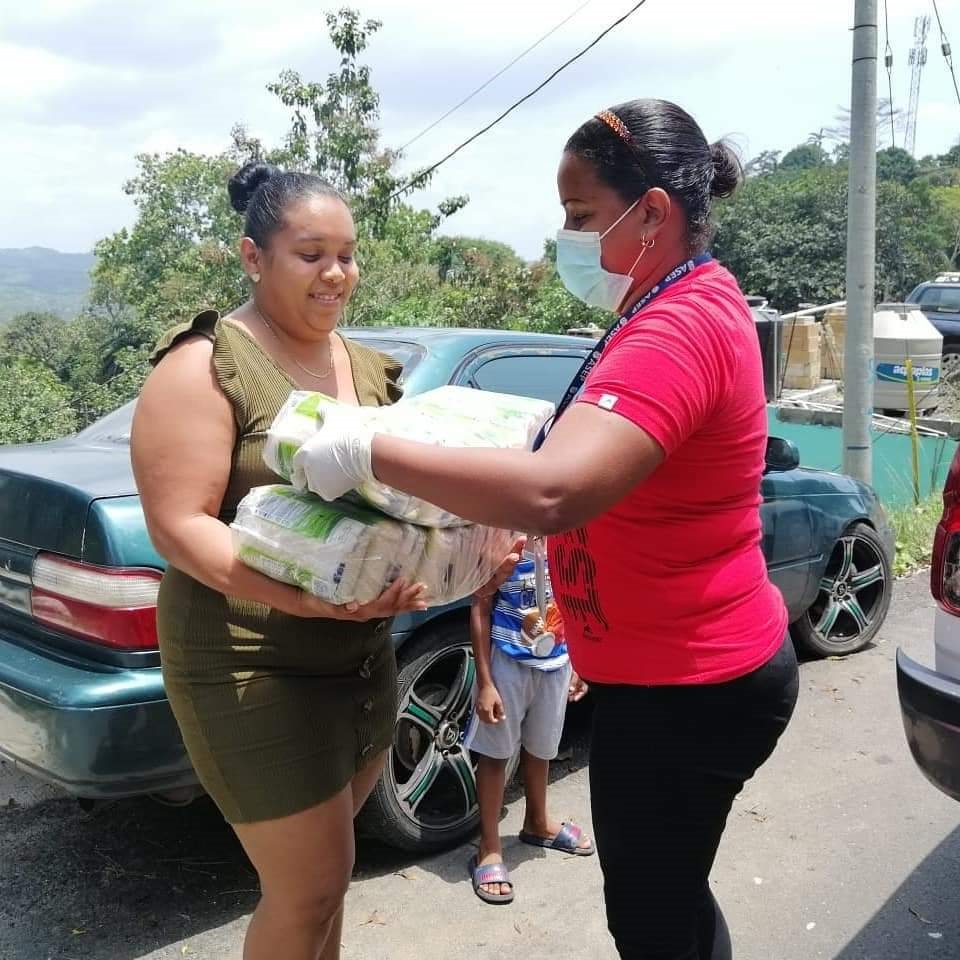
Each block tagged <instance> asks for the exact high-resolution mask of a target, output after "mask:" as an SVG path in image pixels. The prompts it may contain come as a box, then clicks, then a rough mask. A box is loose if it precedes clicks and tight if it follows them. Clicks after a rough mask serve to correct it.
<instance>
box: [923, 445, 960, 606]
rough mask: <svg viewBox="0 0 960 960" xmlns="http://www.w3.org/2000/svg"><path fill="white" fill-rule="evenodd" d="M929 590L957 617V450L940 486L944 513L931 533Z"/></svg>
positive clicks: (959, 497) (959, 503)
mask: <svg viewBox="0 0 960 960" xmlns="http://www.w3.org/2000/svg"><path fill="white" fill-rule="evenodd" d="M930 592H931V593H932V594H933V599H934V600H936V601H937V603H938V604H939V605H940V606H941V607H942V608H943V609H944V610H946V611H947V613H952V614H953V615H954V616H957V617H960V450H958V451H957V453H956V454H955V455H954V458H953V463H951V464H950V471H949V472H948V473H947V482H946V483H945V484H944V487H943V516H942V517H941V518H940V523H938V524H937V530H936V533H935V534H934V537H933V560H932V562H931V565H930Z"/></svg>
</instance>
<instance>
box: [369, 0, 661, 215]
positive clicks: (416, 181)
mask: <svg viewBox="0 0 960 960" xmlns="http://www.w3.org/2000/svg"><path fill="white" fill-rule="evenodd" d="M646 2H647V0H640V2H639V3H635V4H634V5H633V6H632V7H631V8H630V9H629V10H628V11H627V12H626V13H625V14H624V15H623V16H622V17H620V19H619V20H615V21H614V22H613V23H611V24H610V26H609V27H607V28H606V30H604V31H603V32H602V33H600V34H598V35H597V37H596V38H595V39H594V40H592V41H591V42H590V43H589V44H587V46H585V47H584V48H583V49H582V50H581V51H580V52H579V53H577V54H574V55H573V56H572V57H571V58H570V59H569V60H567V61H566V62H565V63H562V64H561V65H560V66H559V67H557V69H556V70H554V71H553V73H551V74H550V76H549V77H547V79H546V80H544V81H543V82H542V83H540V84H538V85H537V86H536V87H534V88H533V89H532V90H531V91H530V92H529V93H527V94H525V95H524V96H522V97H521V98H520V99H519V100H517V101H516V102H514V103H512V104H511V105H510V106H509V107H507V109H506V110H504V111H503V113H501V114H500V116H498V117H496V118H495V119H494V120H491V121H490V123H488V124H487V125H486V126H485V127H483V128H482V129H480V130H478V131H477V132H476V133H475V134H473V136H471V137H468V138H467V139H466V140H464V141H463V143H461V144H460V145H459V146H456V147H454V148H453V149H452V150H451V151H450V152H449V153H448V154H447V155H446V156H445V157H442V158H441V159H440V160H438V161H437V162H436V163H434V164H433V165H432V166H429V167H427V168H426V169H425V170H421V171H420V172H419V173H416V174H414V176H413V177H411V178H410V180H409V181H408V182H407V183H405V184H404V185H403V186H402V187H400V188H399V189H398V190H396V191H394V192H393V193H392V194H391V195H390V196H389V197H388V198H387V203H391V202H393V201H394V200H396V199H397V198H398V197H400V196H402V195H403V194H404V193H406V192H407V191H408V190H411V189H413V188H414V187H416V186H419V185H420V184H421V183H422V182H423V181H424V180H425V179H426V178H427V177H429V176H430V174H432V173H434V172H435V171H436V170H438V169H439V168H440V167H442V166H443V165H444V164H445V163H446V162H447V161H448V160H451V159H453V157H455V156H456V155H457V154H458V153H459V152H460V151H461V150H463V149H464V148H465V147H468V146H470V144H471V143H473V142H474V140H477V139H479V138H480V137H482V136H483V135H484V134H485V133H487V132H489V131H490V130H492V129H493V128H494V127H495V126H496V125H497V124H498V123H500V121H501V120H504V119H506V117H508V116H509V115H510V114H511V113H513V111H514V110H516V109H517V107H519V106H521V105H522V104H524V103H526V102H527V101H528V100H530V99H531V98H532V97H534V96H536V95H537V94H538V93H539V92H540V91H541V90H542V89H543V88H544V87H545V86H547V85H548V84H549V83H551V82H552V81H553V80H554V79H555V78H556V77H558V76H559V75H560V74H561V73H563V71H564V70H566V69H567V67H569V66H571V65H572V64H574V63H576V62H577V60H579V59H580V58H581V57H583V56H585V55H586V54H587V53H588V52H589V51H590V50H592V49H593V48H594V47H595V46H596V45H597V44H598V43H599V42H600V41H601V40H602V39H603V38H604V37H605V36H606V35H607V34H608V33H610V32H611V31H612V30H614V29H616V28H617V27H619V26H620V24H621V23H623V22H624V21H625V20H628V19H629V18H630V17H631V16H633V14H635V13H636V12H637V11H638V10H639V9H640V8H641V7H642V6H643V5H644V4H645V3H646Z"/></svg>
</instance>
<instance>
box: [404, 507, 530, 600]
mask: <svg viewBox="0 0 960 960" xmlns="http://www.w3.org/2000/svg"><path fill="white" fill-rule="evenodd" d="M516 540H517V535H516V534H515V533H511V532H510V531H509V530H498V529H497V528H495V527H484V526H480V525H479V524H470V525H469V526H465V527H445V528H434V529H431V530H428V531H427V541H426V544H425V547H424V551H423V558H422V560H421V561H420V565H419V566H418V567H417V580H418V581H420V582H421V583H425V584H427V585H428V587H430V589H431V591H433V590H436V592H437V594H438V595H439V596H441V597H445V598H449V599H444V600H443V601H442V602H443V603H451V602H452V601H453V600H459V599H460V598H461V597H466V596H469V595H470V594H471V593H473V592H474V591H476V590H478V589H479V588H480V587H482V586H483V585H484V584H485V583H486V582H487V581H488V580H489V579H490V578H491V577H492V576H493V574H494V571H495V570H496V569H497V567H499V566H500V564H501V563H502V562H503V559H504V558H505V557H506V556H507V554H508V553H509V552H510V548H511V547H512V546H513V545H514V543H515V542H516ZM434 585H436V586H434Z"/></svg>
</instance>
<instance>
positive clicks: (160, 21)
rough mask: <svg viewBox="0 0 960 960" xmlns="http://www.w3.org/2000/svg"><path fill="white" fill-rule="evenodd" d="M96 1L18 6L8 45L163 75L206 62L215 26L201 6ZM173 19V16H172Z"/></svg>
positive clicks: (11, 20) (8, 28) (217, 39)
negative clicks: (65, 4)
mask: <svg viewBox="0 0 960 960" xmlns="http://www.w3.org/2000/svg"><path fill="white" fill-rule="evenodd" d="M171 6H174V5H170V6H168V5H166V4H162V3H149V4H148V3H144V2H140V3H131V2H129V0H96V2H90V3H85V4H75V5H71V6H69V7H66V8H65V9H64V8H62V7H60V8H59V9H58V8H57V7H54V8H53V9H50V8H49V7H46V6H45V5H43V4H41V6H40V8H39V9H35V8H32V5H31V7H27V6H25V5H24V6H20V7H19V8H18V10H16V11H15V12H14V13H13V14H12V15H11V16H10V17H9V19H8V22H7V24H6V28H5V33H6V37H7V40H8V42H10V43H13V44H16V45H18V46H21V47H26V48H28V49H35V50H43V51H45V52H47V53H51V54H54V55H55V56H58V57H62V58H65V59H68V60H73V61H76V62H78V63H84V64H90V65H93V66H96V67H99V68H103V67H112V66H120V67H133V68H136V69H137V70H138V71H142V72H149V71H158V72H165V71H169V70H171V69H175V68H179V69H183V68H189V67H191V66H194V65H195V64H197V63H201V62H203V61H205V60H207V59H209V58H210V56H211V54H212V53H214V52H215V51H216V49H217V47H218V46H219V42H220V32H219V29H218V27H217V20H216V18H215V17H213V16H212V15H211V12H210V10H209V8H208V7H206V6H205V5H204V4H200V3H198V4H191V5H186V4H176V5H175V7H174V9H173V10H171ZM171 14H173V15H171Z"/></svg>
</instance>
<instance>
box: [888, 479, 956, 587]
mask: <svg viewBox="0 0 960 960" xmlns="http://www.w3.org/2000/svg"><path fill="white" fill-rule="evenodd" d="M942 511H943V500H942V498H941V496H940V494H939V493H938V494H935V495H933V496H930V497H928V498H927V499H926V500H924V501H923V503H921V504H920V505H919V506H914V505H913V504H911V505H910V506H908V507H894V508H893V509H892V510H890V523H891V525H892V526H893V530H894V533H895V534H896V536H897V556H896V559H895V560H894V563H893V572H894V574H895V575H896V576H898V577H901V576H903V575H904V574H906V573H912V572H913V571H914V570H918V569H919V568H920V567H925V566H927V565H928V564H929V563H930V552H931V550H932V549H933V531H934V530H935V528H936V526H937V523H938V521H939V520H940V514H941V513H942Z"/></svg>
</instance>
